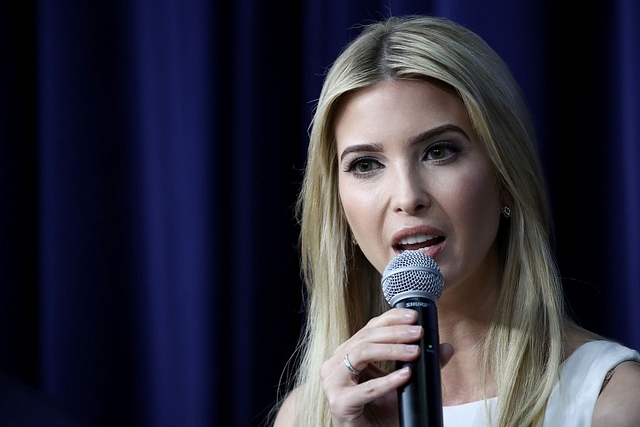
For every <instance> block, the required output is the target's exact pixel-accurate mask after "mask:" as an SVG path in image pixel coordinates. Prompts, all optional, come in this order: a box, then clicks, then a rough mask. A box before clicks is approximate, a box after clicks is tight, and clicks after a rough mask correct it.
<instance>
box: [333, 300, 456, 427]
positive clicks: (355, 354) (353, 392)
mask: <svg viewBox="0 0 640 427" xmlns="http://www.w3.org/2000/svg"><path fill="white" fill-rule="evenodd" d="M417 320H418V313H417V312H416V311H415V310H411V309H402V308H393V309H391V310H388V311H387V312H385V313H383V314H382V315H380V316H378V317H374V318H373V319H371V320H370V321H369V323H367V324H366V325H365V326H364V327H363V328H362V329H361V330H359V331H358V332H357V333H356V334H354V335H353V336H352V337H351V338H350V339H348V340H347V341H345V342H344V343H342V344H341V345H340V346H339V347H338V348H337V349H336V351H335V352H334V354H333V356H332V357H331V358H330V359H329V360H327V361H326V362H325V363H324V364H323V365H322V369H321V370H320V375H321V376H322V381H323V387H324V393H325V395H326V396H327V399H328V401H329V407H330V409H331V416H332V420H333V426H334V427H340V426H352V427H356V426H370V425H377V426H379V425H385V426H387V425H388V426H394V425H397V423H398V405H397V392H396V389H397V388H398V387H400V386H401V385H403V384H404V383H406V382H407V381H408V380H409V378H410V376H411V372H410V370H409V368H403V369H400V370H397V371H394V372H391V373H388V372H385V371H383V370H381V369H379V368H378V367H377V366H376V365H375V364H374V363H373V362H379V361H388V360H392V361H404V362H409V361H412V360H415V359H416V358H418V355H419V352H420V348H419V346H418V345H417V344H413V343H415V342H416V341H418V340H419V339H420V337H422V334H423V329H422V327H421V326H418V325H415V322H416V321H417ZM443 350H444V351H443ZM452 354H453V351H452V348H451V346H448V345H443V346H441V365H442V366H444V365H445V364H446V362H448V360H449V359H450V358H451V355H452ZM345 355H347V359H348V362H350V363H351V365H352V367H353V368H354V369H355V370H356V371H360V373H359V374H358V375H356V374H354V373H353V372H351V371H350V370H349V368H348V367H347V364H346V361H345Z"/></svg>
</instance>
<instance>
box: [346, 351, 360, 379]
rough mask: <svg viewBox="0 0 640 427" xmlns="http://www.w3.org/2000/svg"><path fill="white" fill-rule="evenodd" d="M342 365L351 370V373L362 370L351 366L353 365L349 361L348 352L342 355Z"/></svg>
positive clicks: (354, 373) (355, 373)
mask: <svg viewBox="0 0 640 427" xmlns="http://www.w3.org/2000/svg"><path fill="white" fill-rule="evenodd" d="M344 365H345V366H346V367H347V369H348V370H350V371H351V373H352V374H353V375H360V373H361V372H362V371H358V370H357V369H356V368H354V367H353V365H352V364H351V362H350V361H349V354H345V355H344Z"/></svg>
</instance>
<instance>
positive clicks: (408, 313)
mask: <svg viewBox="0 0 640 427" xmlns="http://www.w3.org/2000/svg"><path fill="white" fill-rule="evenodd" d="M416 313H417V311H415V310H411V309H405V311H404V317H405V318H406V319H413V318H414V317H415V316H416Z"/></svg>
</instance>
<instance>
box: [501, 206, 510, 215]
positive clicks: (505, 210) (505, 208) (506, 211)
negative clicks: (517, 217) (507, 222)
mask: <svg viewBox="0 0 640 427" xmlns="http://www.w3.org/2000/svg"><path fill="white" fill-rule="evenodd" d="M502 215H503V216H504V217H505V218H511V208H510V207H509V206H507V205H504V206H503V207H502Z"/></svg>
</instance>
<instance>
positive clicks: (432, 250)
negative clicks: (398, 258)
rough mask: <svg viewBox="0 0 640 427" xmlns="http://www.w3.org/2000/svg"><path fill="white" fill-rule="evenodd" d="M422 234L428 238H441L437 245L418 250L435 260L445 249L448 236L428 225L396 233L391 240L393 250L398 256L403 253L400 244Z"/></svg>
mask: <svg viewBox="0 0 640 427" xmlns="http://www.w3.org/2000/svg"><path fill="white" fill-rule="evenodd" d="M420 234H426V235H427V236H431V237H437V238H439V241H438V242H437V243H436V244H434V245H432V246H428V247H425V248H419V249H417V250H419V251H420V252H422V253H424V254H425V255H427V256H429V257H430V258H435V257H436V256H437V255H438V254H439V253H440V252H441V251H442V249H443V248H444V245H445V243H446V236H445V234H444V233H443V232H442V231H440V230H438V229H437V228H435V227H432V226H428V225H421V226H413V227H406V228H403V229H402V230H400V231H398V232H396V233H395V234H394V235H393V238H392V240H391V248H392V249H393V252H394V253H395V254H396V255H398V254H400V253H402V250H401V249H399V248H398V246H399V245H400V242H401V241H402V240H403V239H406V238H408V237H410V236H417V235H420Z"/></svg>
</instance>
